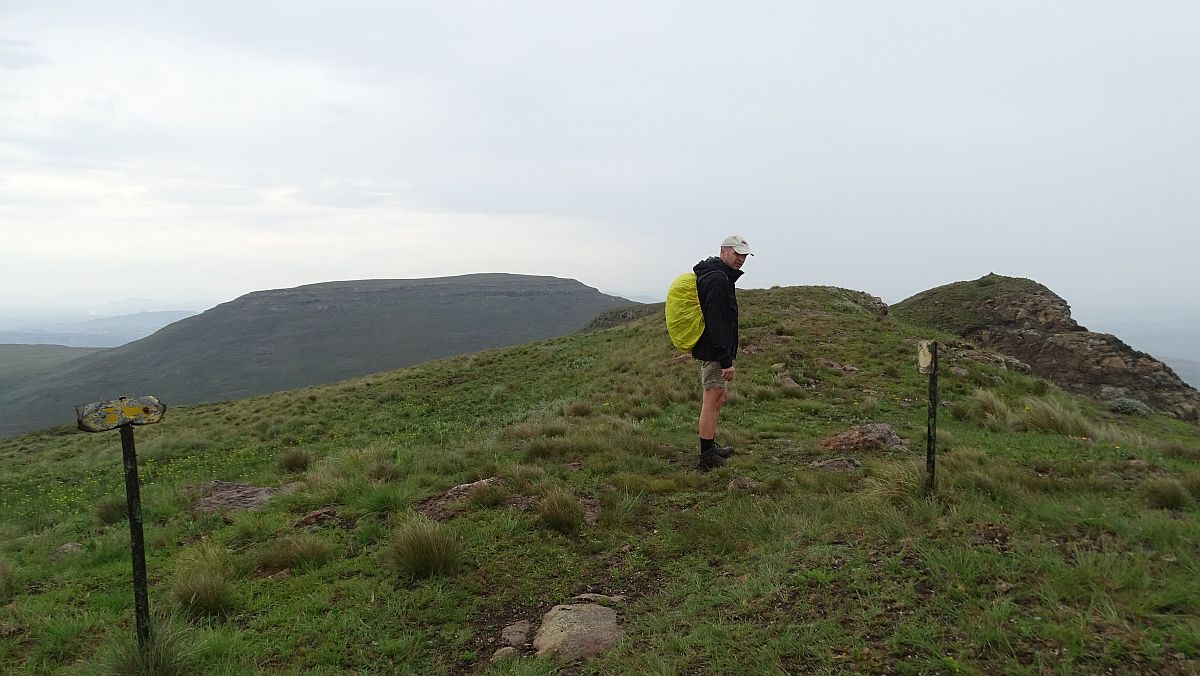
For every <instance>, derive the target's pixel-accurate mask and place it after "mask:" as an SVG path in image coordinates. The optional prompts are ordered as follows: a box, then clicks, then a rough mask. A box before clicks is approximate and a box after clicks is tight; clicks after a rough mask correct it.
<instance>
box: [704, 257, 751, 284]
mask: <svg viewBox="0 0 1200 676" xmlns="http://www.w3.org/2000/svg"><path fill="white" fill-rule="evenodd" d="M713 270H720V271H721V272H724V273H725V274H726V275H728V276H729V281H731V282H736V281H737V279H738V277H741V276H742V271H741V270H734V269H733V268H731V267H729V266H728V265H726V264H725V261H723V260H721V258H720V257H719V256H709V257H708V258H705V259H704V260H702V261H700V262H699V263H696V265H695V266H693V267H692V272H694V273H696V276H697V277H699V276H700V275H702V274H704V273H706V272H712V271H713Z"/></svg>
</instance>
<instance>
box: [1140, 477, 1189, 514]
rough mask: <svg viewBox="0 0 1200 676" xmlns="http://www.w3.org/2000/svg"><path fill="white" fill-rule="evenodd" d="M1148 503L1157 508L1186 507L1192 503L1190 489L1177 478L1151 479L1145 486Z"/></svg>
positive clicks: (1177, 508)
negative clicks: (1189, 494)
mask: <svg viewBox="0 0 1200 676" xmlns="http://www.w3.org/2000/svg"><path fill="white" fill-rule="evenodd" d="M1142 490H1143V492H1144V493H1145V496H1146V503H1147V504H1149V505H1150V506H1151V507H1153V508H1155V509H1173V510H1176V511H1178V510H1182V509H1186V508H1187V506H1188V504H1190V503H1191V498H1190V496H1188V491H1187V489H1186V488H1184V486H1183V484H1182V483H1180V482H1178V481H1176V480H1175V479H1150V480H1149V481H1147V482H1146V483H1145V484H1144V485H1143V487H1142Z"/></svg>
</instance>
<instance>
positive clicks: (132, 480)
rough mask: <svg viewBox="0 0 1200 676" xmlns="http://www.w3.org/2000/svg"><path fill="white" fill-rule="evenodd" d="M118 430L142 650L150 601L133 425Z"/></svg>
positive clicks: (134, 597) (146, 635) (145, 640)
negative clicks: (122, 460)
mask: <svg viewBox="0 0 1200 676" xmlns="http://www.w3.org/2000/svg"><path fill="white" fill-rule="evenodd" d="M120 430H121V455H122V456H123V459H124V461H125V500H126V502H127V503H128V507H129V548H130V550H131V554H132V555H133V603H134V607H135V608H136V610H137V637H138V646H140V647H141V648H142V649H143V650H144V649H145V648H146V642H147V641H149V640H150V599H149V596H148V592H147V586H148V585H147V582H146V542H145V540H144V539H143V537H142V493H141V490H140V487H139V485H138V470H137V450H136V449H135V448H134V446H133V425H131V424H128V423H127V424H124V425H121V427H120Z"/></svg>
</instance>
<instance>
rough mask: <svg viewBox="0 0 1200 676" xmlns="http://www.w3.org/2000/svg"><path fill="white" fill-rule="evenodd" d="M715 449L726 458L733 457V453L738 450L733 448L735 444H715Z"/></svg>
mask: <svg viewBox="0 0 1200 676" xmlns="http://www.w3.org/2000/svg"><path fill="white" fill-rule="evenodd" d="M713 450H714V451H716V452H717V455H719V456H721V457H722V458H725V459H726V460H728V459H729V458H732V457H733V454H734V453H736V452H737V451H735V450H733V446H713Z"/></svg>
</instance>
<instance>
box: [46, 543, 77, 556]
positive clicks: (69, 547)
mask: <svg viewBox="0 0 1200 676" xmlns="http://www.w3.org/2000/svg"><path fill="white" fill-rule="evenodd" d="M82 551H83V545H81V544H79V543H78V542H68V543H67V544H65V545H63V546H61V547H59V548H58V549H56V550H54V553H53V554H51V556H52V557H53V558H56V559H59V558H62V557H64V556H68V555H71V554H74V553H76V552H82Z"/></svg>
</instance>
